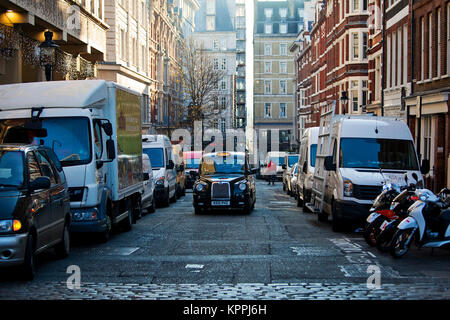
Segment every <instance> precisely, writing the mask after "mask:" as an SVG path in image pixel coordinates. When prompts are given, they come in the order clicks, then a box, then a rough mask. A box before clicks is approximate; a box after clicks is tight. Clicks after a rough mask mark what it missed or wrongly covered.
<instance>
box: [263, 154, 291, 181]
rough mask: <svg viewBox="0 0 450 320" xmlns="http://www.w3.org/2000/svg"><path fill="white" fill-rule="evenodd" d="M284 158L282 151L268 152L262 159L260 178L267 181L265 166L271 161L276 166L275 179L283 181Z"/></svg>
mask: <svg viewBox="0 0 450 320" xmlns="http://www.w3.org/2000/svg"><path fill="white" fill-rule="evenodd" d="M285 156H286V152H282V151H269V152H267V154H266V157H265V158H264V164H263V165H262V167H263V168H262V169H261V172H262V176H263V178H266V179H267V174H266V171H267V165H268V164H269V162H270V161H271V160H272V161H273V162H275V163H276V164H277V178H278V179H279V180H282V179H283V164H284V157H285Z"/></svg>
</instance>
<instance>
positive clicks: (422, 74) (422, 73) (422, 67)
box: [420, 18, 425, 81]
mask: <svg viewBox="0 0 450 320" xmlns="http://www.w3.org/2000/svg"><path fill="white" fill-rule="evenodd" d="M420 25H421V31H422V34H421V41H420V52H421V55H420V80H421V81H423V80H425V19H424V18H420Z"/></svg>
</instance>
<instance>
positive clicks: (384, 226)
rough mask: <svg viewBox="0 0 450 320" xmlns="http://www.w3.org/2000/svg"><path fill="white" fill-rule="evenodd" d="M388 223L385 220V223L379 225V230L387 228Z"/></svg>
mask: <svg viewBox="0 0 450 320" xmlns="http://www.w3.org/2000/svg"><path fill="white" fill-rule="evenodd" d="M389 223H390V222H388V221H386V220H385V221H384V222H383V224H382V225H381V227H380V229H381V230H384V229H386V226H387V225H388V224H389Z"/></svg>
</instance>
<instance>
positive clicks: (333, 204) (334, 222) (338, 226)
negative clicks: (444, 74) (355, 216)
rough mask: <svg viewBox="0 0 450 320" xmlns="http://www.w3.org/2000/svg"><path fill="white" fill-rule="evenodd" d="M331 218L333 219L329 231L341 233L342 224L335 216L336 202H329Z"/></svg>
mask: <svg viewBox="0 0 450 320" xmlns="http://www.w3.org/2000/svg"><path fill="white" fill-rule="evenodd" d="M331 216H332V218H333V220H332V221H331V229H332V230H333V231H334V232H339V231H341V230H342V222H341V220H340V219H339V218H338V217H337V214H336V202H335V201H334V200H332V202H331Z"/></svg>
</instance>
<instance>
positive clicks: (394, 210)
mask: <svg viewBox="0 0 450 320" xmlns="http://www.w3.org/2000/svg"><path fill="white" fill-rule="evenodd" d="M415 190H416V188H415V186H414V185H410V186H409V187H407V188H404V190H403V191H402V192H401V193H400V194H399V195H398V196H396V197H395V198H394V200H392V204H391V208H390V211H391V214H390V215H386V217H387V218H388V220H384V221H383V223H382V224H381V226H380V231H379V232H378V236H377V238H376V243H377V244H376V246H377V249H378V250H380V251H381V252H388V251H389V250H390V247H391V240H392V237H393V236H394V234H395V232H396V231H397V226H398V225H399V224H400V222H402V221H403V219H405V218H406V217H407V216H408V208H409V207H410V206H411V205H412V204H414V202H416V201H417V200H419V197H417V196H416V192H415ZM389 219H390V220H389Z"/></svg>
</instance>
